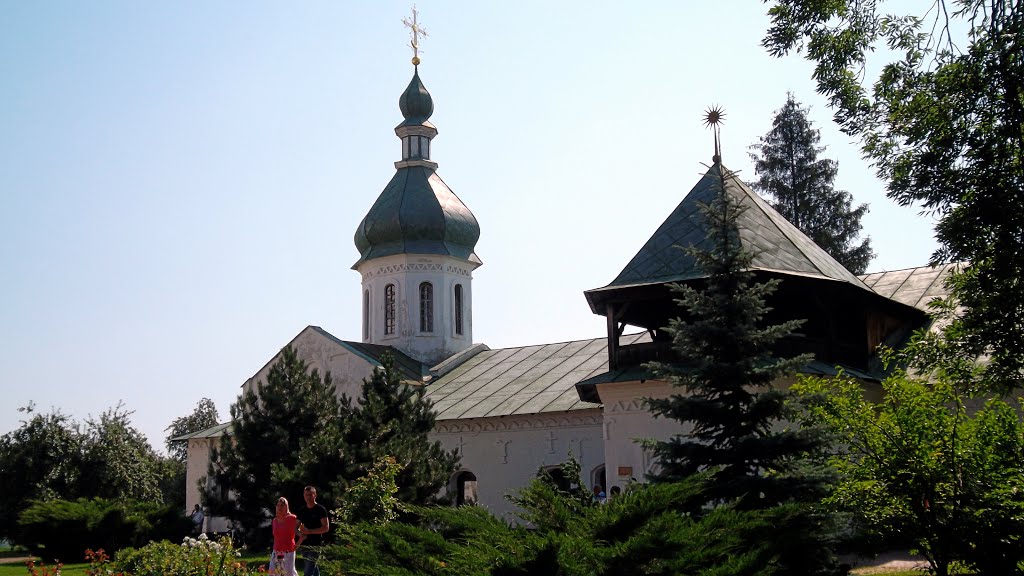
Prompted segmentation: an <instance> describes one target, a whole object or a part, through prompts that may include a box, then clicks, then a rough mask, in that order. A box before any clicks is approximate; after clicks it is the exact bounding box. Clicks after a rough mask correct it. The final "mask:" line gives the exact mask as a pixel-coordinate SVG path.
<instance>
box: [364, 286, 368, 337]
mask: <svg viewBox="0 0 1024 576" xmlns="http://www.w3.org/2000/svg"><path fill="white" fill-rule="evenodd" d="M369 339H370V291H369V290H365V291H363V340H369Z"/></svg>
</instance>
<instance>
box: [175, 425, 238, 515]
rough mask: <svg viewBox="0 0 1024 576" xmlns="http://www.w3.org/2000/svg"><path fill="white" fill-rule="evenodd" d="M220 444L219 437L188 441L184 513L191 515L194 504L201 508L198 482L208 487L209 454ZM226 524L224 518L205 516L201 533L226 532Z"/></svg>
mask: <svg viewBox="0 0 1024 576" xmlns="http://www.w3.org/2000/svg"><path fill="white" fill-rule="evenodd" d="M219 443H220V437H214V438H192V439H191V440H189V441H188V448H187V450H188V452H187V457H188V460H187V461H186V464H185V513H186V514H188V513H191V512H192V509H193V508H194V507H195V505H196V504H199V506H200V507H202V505H203V502H202V497H201V495H200V493H199V483H200V481H203V482H206V483H207V485H209V483H208V480H207V476H208V475H209V464H210V453H211V451H212V450H213V449H214V448H216V447H217V445H218V444H219ZM227 530H228V522H227V519H226V518H221V517H217V516H210V515H209V514H208V513H207V514H206V517H205V520H204V524H203V531H205V532H226V531H227Z"/></svg>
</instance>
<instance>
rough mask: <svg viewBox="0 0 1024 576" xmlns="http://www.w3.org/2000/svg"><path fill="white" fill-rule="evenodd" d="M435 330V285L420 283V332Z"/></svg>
mask: <svg viewBox="0 0 1024 576" xmlns="http://www.w3.org/2000/svg"><path fill="white" fill-rule="evenodd" d="M433 331H434V286H433V285H432V284H431V283H430V282H424V283H422V284H420V332H433Z"/></svg>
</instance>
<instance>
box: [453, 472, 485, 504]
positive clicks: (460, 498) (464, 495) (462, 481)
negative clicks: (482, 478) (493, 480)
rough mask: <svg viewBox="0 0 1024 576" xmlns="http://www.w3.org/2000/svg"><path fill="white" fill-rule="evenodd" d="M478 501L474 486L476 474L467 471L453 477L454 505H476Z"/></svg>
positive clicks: (475, 485)
mask: <svg viewBox="0 0 1024 576" xmlns="http://www.w3.org/2000/svg"><path fill="white" fill-rule="evenodd" d="M478 499H479V492H478V490H477V484H476V474H473V473H472V472H470V471H469V470H463V471H462V472H459V473H458V474H456V475H455V505H456V506H462V505H464V504H476V503H477V501H478Z"/></svg>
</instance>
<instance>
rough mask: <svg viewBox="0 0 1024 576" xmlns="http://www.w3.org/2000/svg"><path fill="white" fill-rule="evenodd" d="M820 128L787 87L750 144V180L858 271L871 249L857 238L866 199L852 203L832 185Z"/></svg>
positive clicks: (831, 164) (832, 167) (834, 169)
mask: <svg viewBox="0 0 1024 576" xmlns="http://www.w3.org/2000/svg"><path fill="white" fill-rule="evenodd" d="M820 141H821V134H820V131H819V130H817V129H815V128H814V127H813V126H812V125H811V122H810V120H808V118H807V109H806V108H803V107H801V106H800V103H799V102H797V101H796V100H795V99H794V98H793V94H792V93H790V94H788V95H787V97H786V104H785V106H783V107H782V108H781V109H780V110H778V111H777V112H776V114H775V118H774V120H772V129H771V130H770V131H769V132H768V133H767V134H765V135H764V136H761V138H760V143H759V144H754V145H753V146H751V149H753V150H757V151H758V152H759V153H760V154H753V153H752V154H750V158H751V159H752V160H754V170H755V171H756V173H757V175H758V176H760V178H759V179H758V180H757V181H756V182H753V184H752V186H753V188H754V189H755V190H757V191H758V192H761V193H764V194H768V195H770V196H771V198H772V207H773V208H775V210H777V211H778V212H779V214H782V216H783V217H785V218H786V219H787V220H789V221H790V222H791V223H793V225H794V226H796V227H797V228H799V229H800V230H801V231H802V232H803V233H804V234H806V235H807V236H808V237H809V238H810V239H811V240H813V241H814V243H815V244H817V245H818V246H820V247H821V248H822V249H824V250H825V251H826V252H828V253H829V254H830V255H831V256H832V257H833V258H835V259H836V260H837V261H838V262H839V263H840V264H842V265H843V266H845V267H846V268H847V269H848V270H849V271H851V272H853V273H854V274H863V273H864V271H865V270H866V269H867V266H868V264H869V263H870V262H871V259H872V258H874V256H875V254H874V252H872V251H871V239H870V238H864V240H863V241H861V242H860V243H859V244H858V243H857V235H858V234H860V231H861V222H860V221H861V218H862V217H863V216H864V214H866V213H867V211H868V205H867V204H861V205H860V206H858V207H856V208H852V203H853V196H852V195H851V194H850V193H849V192H846V191H843V190H836V189H835V188H833V187H832V183H833V182H834V181H835V178H836V174H838V172H839V165H838V164H837V163H836V162H835V161H834V160H829V159H827V158H821V159H819V158H818V154H820V153H822V152H824V151H825V147H824V146H819V145H818V143H819V142H820Z"/></svg>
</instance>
